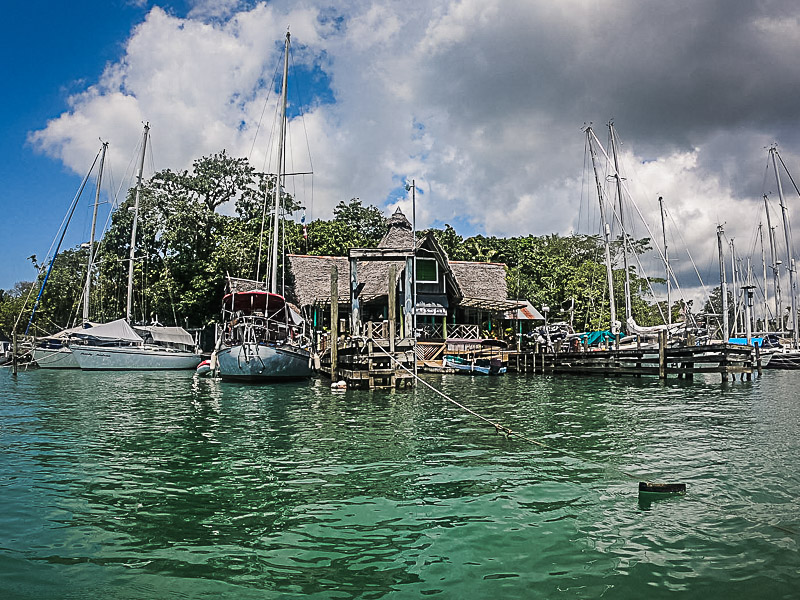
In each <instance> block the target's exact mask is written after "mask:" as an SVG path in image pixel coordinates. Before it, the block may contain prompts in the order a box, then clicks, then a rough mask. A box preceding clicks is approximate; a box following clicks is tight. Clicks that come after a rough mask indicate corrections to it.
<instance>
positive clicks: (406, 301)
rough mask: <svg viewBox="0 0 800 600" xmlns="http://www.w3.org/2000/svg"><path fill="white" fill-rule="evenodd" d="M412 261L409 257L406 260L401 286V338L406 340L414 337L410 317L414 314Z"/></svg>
mask: <svg viewBox="0 0 800 600" xmlns="http://www.w3.org/2000/svg"><path fill="white" fill-rule="evenodd" d="M413 274H414V259H413V257H411V256H409V257H408V258H406V276H405V281H404V285H403V317H404V323H405V327H404V329H405V331H404V332H403V337H406V338H413V337H414V331H413V329H414V318H413V317H412V315H413V314H414V290H413V286H414V279H413Z"/></svg>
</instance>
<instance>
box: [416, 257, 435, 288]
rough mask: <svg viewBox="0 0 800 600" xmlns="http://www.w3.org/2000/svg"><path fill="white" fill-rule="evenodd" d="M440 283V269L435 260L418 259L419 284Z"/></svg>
mask: <svg viewBox="0 0 800 600" xmlns="http://www.w3.org/2000/svg"><path fill="white" fill-rule="evenodd" d="M438 281H439V268H438V264H437V263H436V260H435V259H433V258H418V259H417V283H437V282H438Z"/></svg>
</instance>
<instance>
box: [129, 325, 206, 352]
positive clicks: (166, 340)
mask: <svg viewBox="0 0 800 600" xmlns="http://www.w3.org/2000/svg"><path fill="white" fill-rule="evenodd" d="M137 329H141V330H143V331H146V332H147V333H149V334H150V335H151V336H153V341H154V342H156V343H160V344H176V345H181V346H191V347H193V346H194V338H193V337H192V335H191V334H190V333H189V332H188V331H186V330H185V329H184V328H183V327H162V326H155V325H153V326H148V327H138V328H137Z"/></svg>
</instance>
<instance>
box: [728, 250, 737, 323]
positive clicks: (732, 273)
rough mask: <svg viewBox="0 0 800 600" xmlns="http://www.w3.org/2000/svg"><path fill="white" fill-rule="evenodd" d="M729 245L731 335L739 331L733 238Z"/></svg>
mask: <svg viewBox="0 0 800 600" xmlns="http://www.w3.org/2000/svg"><path fill="white" fill-rule="evenodd" d="M728 243H729V244H730V247H731V279H732V283H733V336H734V337H736V332H737V331H739V297H738V296H739V291H738V289H737V288H738V283H737V281H736V249H735V247H734V245H733V238H731V241H730V242H728Z"/></svg>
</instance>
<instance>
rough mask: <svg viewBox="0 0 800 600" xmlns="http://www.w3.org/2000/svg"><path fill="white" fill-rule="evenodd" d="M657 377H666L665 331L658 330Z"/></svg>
mask: <svg viewBox="0 0 800 600" xmlns="http://www.w3.org/2000/svg"><path fill="white" fill-rule="evenodd" d="M658 378H659V379H666V378H667V332H666V331H659V332H658Z"/></svg>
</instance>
